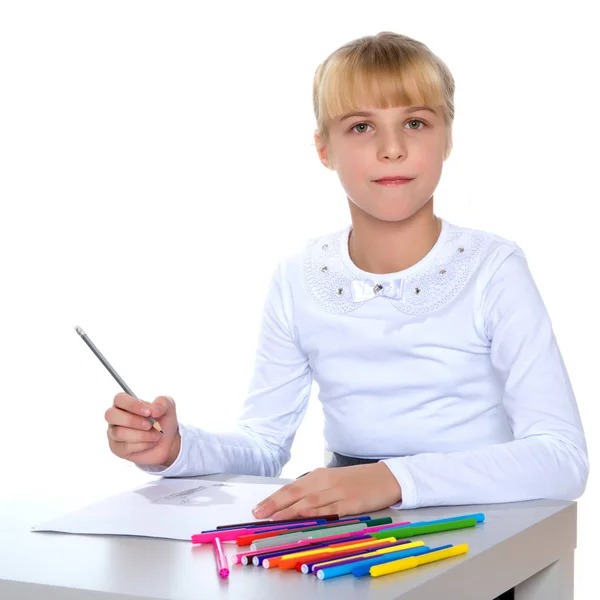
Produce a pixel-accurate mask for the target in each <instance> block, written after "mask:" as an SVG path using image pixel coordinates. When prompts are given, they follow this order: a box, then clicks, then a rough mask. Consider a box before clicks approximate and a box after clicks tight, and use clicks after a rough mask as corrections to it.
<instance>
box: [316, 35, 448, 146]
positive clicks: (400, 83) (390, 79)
mask: <svg viewBox="0 0 600 600" xmlns="http://www.w3.org/2000/svg"><path fill="white" fill-rule="evenodd" d="M412 105H425V106H429V107H431V108H433V109H436V108H438V107H441V111H440V112H441V113H442V114H443V117H444V121H445V123H446V125H451V124H452V121H453V120H454V79H453V77H452V74H451V73H450V71H449V70H448V68H447V66H446V65H445V63H444V62H443V61H442V60H441V59H439V58H438V57H437V56H435V55H434V54H432V53H431V52H430V51H429V49H427V47H426V46H424V45H423V44H421V43H419V42H417V41H415V40H411V39H410V38H406V37H405V36H400V35H398V34H389V33H381V34H378V35H377V36H375V37H367V38H361V39H359V40H355V41H354V42H351V43H349V44H347V45H346V46H343V47H342V48H340V49H338V50H337V51H336V52H334V53H333V54H332V55H330V56H329V57H328V58H327V60H325V61H324V62H323V63H322V64H321V65H320V66H319V68H318V69H317V71H316V73H315V78H314V83H313V108H314V112H315V117H316V120H317V127H318V130H319V132H320V133H321V135H324V136H325V137H326V136H327V129H328V127H327V126H328V124H329V123H330V122H331V121H333V120H334V119H336V118H339V117H341V116H343V115H345V114H347V113H349V112H353V111H356V110H360V109H365V108H380V109H383V108H394V107H398V106H412Z"/></svg>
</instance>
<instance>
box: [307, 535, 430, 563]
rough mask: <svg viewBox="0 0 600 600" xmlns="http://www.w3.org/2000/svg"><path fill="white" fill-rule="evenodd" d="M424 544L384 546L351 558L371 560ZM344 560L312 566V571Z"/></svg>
mask: <svg viewBox="0 0 600 600" xmlns="http://www.w3.org/2000/svg"><path fill="white" fill-rule="evenodd" d="M424 545H425V542H422V541H418V542H409V543H408V544H402V545H401V546H386V547H385V548H378V549H377V550H371V552H365V553H364V554H357V555H356V556H353V557H352V558H359V557H360V558H363V557H364V558H373V557H374V556H378V555H380V554H388V553H390V552H402V550H410V549H411V548H418V547H419V546H424ZM344 560H348V557H345V558H344V557H342V558H335V559H332V560H327V561H324V562H320V563H317V564H315V565H313V569H314V568H315V567H323V566H325V565H330V566H332V565H335V563H338V562H342V561H344Z"/></svg>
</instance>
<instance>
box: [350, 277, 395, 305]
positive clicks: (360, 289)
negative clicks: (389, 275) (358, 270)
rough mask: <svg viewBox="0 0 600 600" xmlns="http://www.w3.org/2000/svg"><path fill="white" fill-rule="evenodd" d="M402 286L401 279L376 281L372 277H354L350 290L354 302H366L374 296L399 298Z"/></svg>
mask: <svg viewBox="0 0 600 600" xmlns="http://www.w3.org/2000/svg"><path fill="white" fill-rule="evenodd" d="M403 287H404V286H403V281H402V279H392V281H384V282H377V281H374V280H372V279H355V280H354V281H353V282H352V285H351V287H350V291H351V293H352V300H354V302H366V301H367V300H372V299H373V298H375V296H385V297H386V298H391V299H392V300H400V298H402V290H403Z"/></svg>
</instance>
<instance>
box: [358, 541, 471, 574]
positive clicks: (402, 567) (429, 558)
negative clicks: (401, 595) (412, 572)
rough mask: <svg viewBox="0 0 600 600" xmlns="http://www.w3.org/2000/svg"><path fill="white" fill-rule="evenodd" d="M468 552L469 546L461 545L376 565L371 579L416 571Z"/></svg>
mask: <svg viewBox="0 0 600 600" xmlns="http://www.w3.org/2000/svg"><path fill="white" fill-rule="evenodd" d="M468 551H469V545H468V544H459V545H458V546H452V548H445V549H444V550H437V551H436V552H429V553H428V554H422V555H421V556H409V557H408V558H401V559H400V560H394V561H392V562H389V563H385V564H383V565H375V566H373V567H371V568H370V569H369V575H371V577H380V576H381V575H389V574H390V573H398V572H399V571H406V570H408V569H414V568H415V567H418V566H419V565H426V564H428V563H432V562H436V561H438V560H443V559H444V558H450V557H452V556H458V555H460V554H466V553H467V552H468Z"/></svg>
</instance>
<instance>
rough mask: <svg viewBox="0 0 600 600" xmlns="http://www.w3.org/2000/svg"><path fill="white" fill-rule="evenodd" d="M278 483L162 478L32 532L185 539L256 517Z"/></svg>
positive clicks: (87, 507) (278, 486)
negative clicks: (259, 504)
mask: <svg viewBox="0 0 600 600" xmlns="http://www.w3.org/2000/svg"><path fill="white" fill-rule="evenodd" d="M281 487H282V486H281V485H269V484H264V485H263V484H252V483H231V482H225V481H215V480H202V479H161V480H158V481H156V482H150V483H149V484H148V485H145V486H142V487H140V488H136V489H134V490H131V491H128V492H123V493H121V494H117V495H116V496H111V497H110V498H107V499H105V500H102V501H101V502H97V503H95V504H91V505H89V506H86V507H84V508H82V509H80V510H77V511H75V512H72V513H69V514H67V515H65V516H62V517H59V518H57V519H53V520H51V521H48V522H46V523H43V524H41V525H37V526H36V527H33V528H32V530H33V531H59V532H64V533H80V534H109V535H110V534H112V535H140V536H147V537H157V538H168V539H174V540H189V539H190V537H191V536H192V535H193V534H195V533H200V532H201V531H203V530H206V529H216V527H217V525H227V524H230V523H246V522H252V521H256V520H257V519H255V517H254V516H253V514H252V509H253V508H254V506H256V504H257V503H258V502H260V501H261V500H264V499H265V498H266V497H267V496H269V495H270V494H272V493H273V492H275V491H276V490H278V489H279V488H281Z"/></svg>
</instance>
